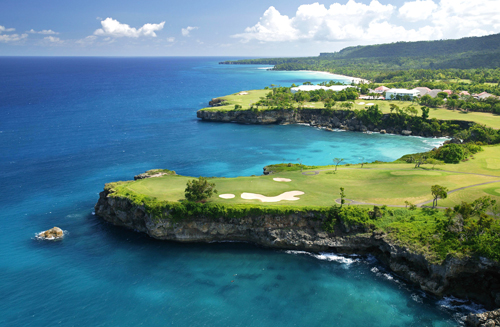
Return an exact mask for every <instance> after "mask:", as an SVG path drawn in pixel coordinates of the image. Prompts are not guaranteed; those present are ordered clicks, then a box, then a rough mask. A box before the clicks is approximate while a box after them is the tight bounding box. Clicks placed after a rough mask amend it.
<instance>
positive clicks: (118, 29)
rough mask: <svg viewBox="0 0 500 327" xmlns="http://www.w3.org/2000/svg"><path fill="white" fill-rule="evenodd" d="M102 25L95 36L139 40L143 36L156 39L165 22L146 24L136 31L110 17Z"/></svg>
mask: <svg viewBox="0 0 500 327" xmlns="http://www.w3.org/2000/svg"><path fill="white" fill-rule="evenodd" d="M101 25H102V28H100V29H97V30H96V31H95V32H94V35H98V36H111V37H133V38H138V37H141V36H150V37H156V33H155V32H156V31H160V30H162V29H163V26H164V25H165V22H161V23H160V24H144V25H143V26H142V27H140V28H139V29H136V28H134V27H130V26H129V25H127V24H122V23H120V22H119V21H117V20H116V19H113V18H111V17H108V18H106V19H105V20H103V21H101Z"/></svg>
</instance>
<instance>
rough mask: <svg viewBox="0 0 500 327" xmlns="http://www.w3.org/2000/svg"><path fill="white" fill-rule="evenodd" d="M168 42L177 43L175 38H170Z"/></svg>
mask: <svg viewBox="0 0 500 327" xmlns="http://www.w3.org/2000/svg"><path fill="white" fill-rule="evenodd" d="M167 42H175V37H173V36H172V37H168V38H167Z"/></svg>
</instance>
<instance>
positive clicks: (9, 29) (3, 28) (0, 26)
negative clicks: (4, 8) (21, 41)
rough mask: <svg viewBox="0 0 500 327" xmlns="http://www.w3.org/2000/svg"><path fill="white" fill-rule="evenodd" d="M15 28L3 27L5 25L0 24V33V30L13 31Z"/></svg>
mask: <svg viewBox="0 0 500 327" xmlns="http://www.w3.org/2000/svg"><path fill="white" fill-rule="evenodd" d="M15 30H16V29H15V28H5V26H2V25H0V34H1V33H2V32H14V31H15Z"/></svg>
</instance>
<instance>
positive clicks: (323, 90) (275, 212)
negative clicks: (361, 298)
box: [95, 36, 500, 326]
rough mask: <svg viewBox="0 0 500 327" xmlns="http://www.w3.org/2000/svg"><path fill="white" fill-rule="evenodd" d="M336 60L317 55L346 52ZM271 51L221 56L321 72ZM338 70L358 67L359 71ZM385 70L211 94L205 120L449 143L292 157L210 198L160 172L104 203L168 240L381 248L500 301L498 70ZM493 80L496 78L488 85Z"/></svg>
mask: <svg viewBox="0 0 500 327" xmlns="http://www.w3.org/2000/svg"><path fill="white" fill-rule="evenodd" d="M494 37H495V38H496V37H498V36H494ZM469 41H470V40H469ZM472 41H474V40H472ZM459 43H460V42H459ZM351 50H352V51H351V52H353V53H366V52H363V51H364V50H363V49H362V48H361V49H351ZM379 50H380V49H379ZM380 51H381V50H380ZM495 51H496V50H495ZM340 55H341V54H322V56H320V57H328V58H334V59H335V60H337V59H338V58H339V56H340ZM455 55H456V56H458V54H457V53H455V54H454V56H455ZM269 60H270V61H269ZM269 60H268V59H266V60H262V61H259V60H254V61H239V62H225V63H228V64H246V63H264V62H266V63H268V64H269V63H273V64H275V65H276V67H275V68H276V69H288V68H290V69H293V68H297V67H298V66H297V65H298V64H300V65H303V66H300V67H298V68H300V69H302V68H303V69H313V70H324V69H320V67H323V66H321V65H319V64H318V65H317V66H315V62H313V61H310V60H309V61H308V60H304V61H303V62H302V63H300V62H298V63H295V64H291V62H281V63H280V62H272V59H269ZM290 60H292V59H290ZM321 60H322V59H321V58H320V60H319V61H318V62H319V63H321ZM306 62H307V64H306ZM311 62H313V63H312V64H311ZM447 63H448V61H443V62H442V64H443V65H445V64H447ZM280 65H281V66H280ZM287 65H288V66H287ZM332 72H337V73H345V74H349V75H353V76H356V75H354V74H353V73H352V72H353V71H352V70H351V71H349V70H346V69H344V70H342V69H340V70H335V71H332ZM384 74H385V73H380V72H373V71H372V72H370V74H365V75H361V77H364V78H370V79H371V80H373V82H369V83H365V84H363V83H361V84H356V85H354V84H353V85H350V86H349V85H340V84H339V83H336V82H334V81H330V82H324V83H321V84H320V85H312V84H311V83H304V84H305V85H303V86H297V85H292V86H291V87H282V86H275V85H271V86H269V87H266V88H264V89H261V90H245V91H240V92H237V93H234V94H231V95H226V96H221V97H217V98H213V99H212V100H211V101H210V103H209V107H207V108H203V109H201V110H199V111H198V112H197V117H198V118H200V119H201V120H202V121H207V122H226V123H242V124H282V125H287V124H308V125H311V126H314V127H319V128H323V129H324V130H325V133H327V132H329V131H335V130H346V131H353V132H365V133H381V134H385V133H392V134H401V135H405V136H420V137H446V138H447V141H446V142H444V144H443V145H442V146H441V147H439V148H435V149H433V150H431V151H429V152H426V153H416V154H408V155H405V156H403V157H402V158H400V159H398V160H396V161H394V162H389V163H384V162H372V163H366V162H360V163H344V164H343V165H342V164H341V163H343V159H342V158H332V159H333V160H334V162H335V165H332V166H306V165H302V163H299V164H297V163H282V164H275V165H270V166H267V167H264V171H263V173H264V174H263V175H261V176H250V177H237V178H209V179H208V181H209V182H210V184H211V185H214V187H215V188H216V190H217V191H218V194H216V195H215V196H213V197H210V198H208V199H206V200H203V201H192V200H189V198H188V197H187V191H186V190H187V188H186V185H188V186H189V185H190V183H192V182H193V181H196V179H195V178H193V177H188V176H180V175H177V174H176V173H175V172H174V171H170V170H166V169H163V170H152V171H149V172H146V173H144V174H140V175H138V176H136V177H135V180H134V181H123V182H115V183H109V184H106V186H105V189H104V191H103V192H101V193H100V198H99V200H98V202H97V204H96V206H95V212H96V214H97V215H98V216H100V217H102V218H103V219H105V220H106V221H109V222H110V223H112V224H115V225H118V226H123V227H126V228H130V229H133V230H137V231H140V232H144V233H147V234H148V235H150V236H151V237H154V238H157V239H161V240H171V241H179V242H217V241H243V242H252V243H255V244H259V245H262V246H266V247H271V248H279V249H292V250H305V251H313V252H319V251H334V252H338V253H357V254H372V255H375V256H376V257H377V258H378V259H379V260H381V261H382V262H383V263H385V264H386V265H387V266H388V267H389V268H390V269H391V270H392V271H393V272H394V273H396V274H398V275H399V276H402V277H403V278H405V279H407V280H409V281H411V282H413V283H415V284H416V285H418V286H419V287H420V288H421V289H422V290H424V291H426V292H429V293H432V294H434V295H436V296H447V295H453V296H456V297H458V298H468V299H470V300H474V301H477V302H480V303H482V304H484V305H485V306H486V307H487V308H488V309H494V308H498V307H500V224H499V218H500V206H499V205H498V204H499V203H500V186H499V183H500V146H499V145H498V144H499V143H500V133H499V129H500V118H498V116H496V115H497V114H499V113H500V98H499V97H498V96H499V95H500V89H499V87H498V84H496V83H498V80H497V79H498V78H497V77H498V71H497V70H493V69H490V70H482V71H460V70H441V71H432V70H425V69H423V70H421V71H402V72H396V73H394V74H392V75H391V74H390V73H387V74H385V75H384ZM419 74H420V75H419ZM467 74H469V75H467ZM417 75H419V76H421V75H426V76H432V77H439V79H438V78H431V79H430V80H429V79H416V78H415V76H417ZM358 76H359V75H358ZM459 76H461V77H459ZM478 76H479V77H478ZM487 76H489V77H488V78H490V79H492V81H493V80H495V81H496V83H492V82H491V81H486V77H487ZM463 77H470V79H467V78H463ZM477 78H481V79H484V80H482V81H479V82H478V81H476V79H477ZM402 80H404V81H402ZM406 91H408V92H406ZM391 95H392V96H391ZM200 181H201V178H200ZM205 182H206V180H205ZM499 315H500V312H496V313H495V311H493V312H491V313H488V314H486V315H471V316H470V317H469V318H468V322H469V324H471V325H473V326H479V325H481V324H484V323H486V322H487V321H491V320H494V319H497V318H498V316H499Z"/></svg>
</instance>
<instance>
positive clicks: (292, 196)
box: [241, 191, 305, 202]
mask: <svg viewBox="0 0 500 327" xmlns="http://www.w3.org/2000/svg"><path fill="white" fill-rule="evenodd" d="M303 194H305V193H304V192H301V191H291V192H285V193H282V194H280V195H278V196H264V195H262V194H255V193H243V194H241V198H242V199H245V200H260V201H261V202H279V201H282V200H286V201H297V200H300V198H296V196H298V195H303Z"/></svg>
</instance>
